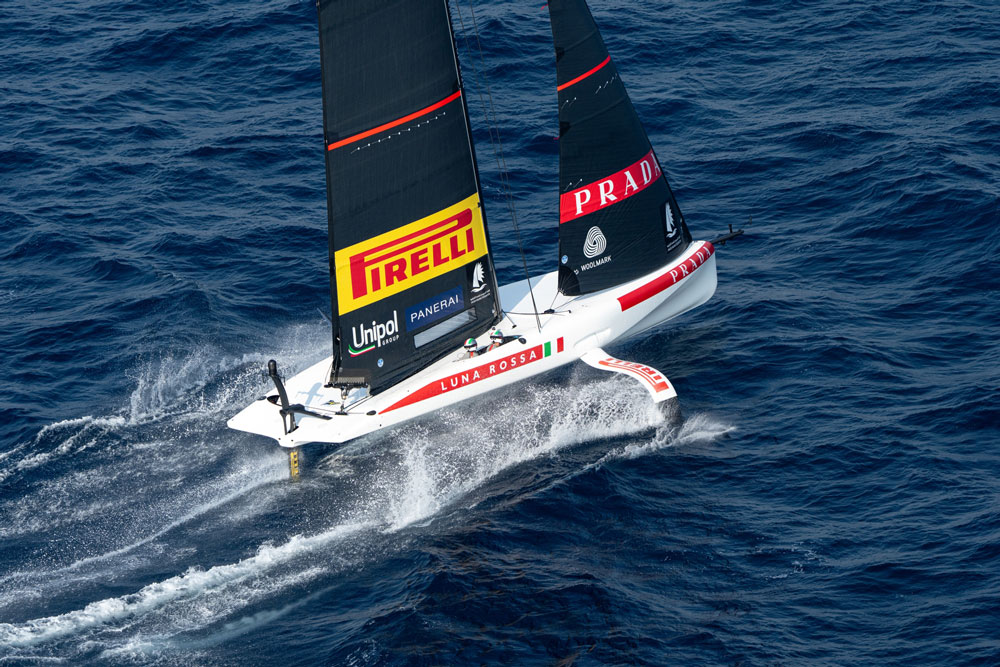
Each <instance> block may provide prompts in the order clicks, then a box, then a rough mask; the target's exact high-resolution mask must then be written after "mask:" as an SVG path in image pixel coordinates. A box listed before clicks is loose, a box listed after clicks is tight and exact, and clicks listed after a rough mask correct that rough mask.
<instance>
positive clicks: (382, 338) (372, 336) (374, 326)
mask: <svg viewBox="0 0 1000 667" xmlns="http://www.w3.org/2000/svg"><path fill="white" fill-rule="evenodd" d="M398 339H399V320H398V319H397V316H396V311H395V310H394V311H392V319H391V320H389V321H387V322H376V321H375V320H372V323H371V326H365V325H364V324H362V325H360V326H356V327H351V342H350V343H348V344H347V351H348V352H349V353H350V355H351V356H352V357H359V356H361V355H362V354H364V353H365V352H371V351H372V350H374V349H375V348H376V347H382V346H383V345H388V344H389V343H394V342H395V341H397V340H398ZM381 361H382V360H381V359H379V362H381ZM381 367H382V364H381V363H379V368H381Z"/></svg>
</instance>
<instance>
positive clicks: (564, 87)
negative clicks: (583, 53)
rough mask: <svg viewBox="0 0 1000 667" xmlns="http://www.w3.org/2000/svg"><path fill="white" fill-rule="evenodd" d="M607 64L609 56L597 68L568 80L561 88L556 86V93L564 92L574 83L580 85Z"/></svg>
mask: <svg viewBox="0 0 1000 667" xmlns="http://www.w3.org/2000/svg"><path fill="white" fill-rule="evenodd" d="M609 62H611V56H610V55H609V56H608V57H607V58H605V59H604V60H602V61H601V64H600V65H598V66H597V67H595V68H594V69H592V70H589V71H587V72H584V73H583V74H581V75H580V76H578V77H576V78H575V79H570V80H569V81H567V82H566V83H564V84H563V85H561V86H556V90H557V91H559V90H565V89H566V88H569V87H570V86H572V85H573V84H574V83H580V82H581V81H583V80H584V79H586V78H587V77H588V76H590V75H591V74H593V73H594V72H596V71H597V70H599V69H601V68H602V67H604V66H605V65H607V64H608V63H609Z"/></svg>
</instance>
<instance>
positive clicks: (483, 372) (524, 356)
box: [382, 338, 563, 414]
mask: <svg viewBox="0 0 1000 667" xmlns="http://www.w3.org/2000/svg"><path fill="white" fill-rule="evenodd" d="M545 345H546V344H545V343H542V344H541V345H536V346H535V347H533V348H531V349H528V350H521V351H520V352H517V353H515V354H510V355H507V356H506V357H500V358H499V359H496V360H495V361H491V362H490V363H488V364H482V365H480V366H476V367H475V368H473V369H471V370H467V371H463V372H461V373H455V374H454V375H449V376H448V377H446V378H442V379H440V380H435V381H434V382H431V383H430V384H425V385H424V386H423V387H421V388H420V389H417V390H416V391H414V392H413V393H412V394H410V395H409V396H406V397H404V398H401V399H400V400H398V401H396V402H395V403H393V404H392V405H390V406H389V407H387V408H386V409H385V410H382V413H383V414H384V413H386V412H389V411H390V410H395V409H397V408H403V407H406V406H407V405H413V404H414V403H419V402H420V401H426V400H427V399H428V398H434V397H435V396H440V395H441V394H445V393H447V392H449V391H454V390H455V389H461V388H462V387H467V386H469V385H470V384H474V383H476V382H482V381H483V380H487V379H489V378H491V377H493V376H495V375H500V374H501V373H506V372H507V371H511V370H514V369H515V368H518V367H520V366H524V365H526V364H530V363H532V362H535V361H539V360H540V359H544V358H545ZM562 351H563V339H562V338H559V339H558V340H557V341H556V353H559V352H562ZM550 356H551V355H550Z"/></svg>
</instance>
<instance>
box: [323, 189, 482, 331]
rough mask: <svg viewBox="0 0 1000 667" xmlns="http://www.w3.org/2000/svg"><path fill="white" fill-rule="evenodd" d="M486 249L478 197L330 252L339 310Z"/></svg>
mask: <svg viewBox="0 0 1000 667" xmlns="http://www.w3.org/2000/svg"><path fill="white" fill-rule="evenodd" d="M485 254H486V230H485V228H484V226H483V218H482V215H481V213H480V210H479V196H478V195H477V194H474V195H471V196H469V197H467V198H466V199H464V200H462V201H460V202H458V203H457V204H454V205H452V206H449V207H448V208H446V209H444V210H441V211H438V212H437V213H435V214H433V215H429V216H427V217H426V218H421V219H420V220H417V221H416V222H411V223H409V224H407V225H403V226H402V227H398V228H396V229H394V230H392V231H389V232H386V233H384V234H379V235H378V236H375V237H373V238H370V239H368V240H367V241H362V242H361V243H356V244H355V245H352V246H349V247H347V248H344V249H342V250H338V251H336V252H335V253H334V262H335V264H336V274H337V304H338V308H339V310H340V314H344V313H349V312H351V311H352V310H356V309H358V308H361V307H362V306H367V305H369V304H372V303H375V302H376V301H380V300H382V299H384V298H386V297H388V296H392V295H393V294H398V293H400V292H402V291H404V290H407V289H409V288H411V287H413V286H415V285H420V284H421V283H424V282H427V281H428V280H430V279H431V278H435V277H437V276H440V275H443V274H445V273H447V272H449V271H452V270H454V269H457V268H459V267H462V266H465V265H466V264H468V263H469V262H472V261H475V260H476V259H478V258H480V257H482V256H483V255H485Z"/></svg>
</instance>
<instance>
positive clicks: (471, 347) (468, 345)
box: [465, 338, 476, 359]
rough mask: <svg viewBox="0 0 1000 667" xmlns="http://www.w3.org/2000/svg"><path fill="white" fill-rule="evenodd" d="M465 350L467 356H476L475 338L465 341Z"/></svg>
mask: <svg viewBox="0 0 1000 667" xmlns="http://www.w3.org/2000/svg"><path fill="white" fill-rule="evenodd" d="M465 351H466V352H468V353H469V358H470V359H471V358H472V357H474V356H476V339H475V338H470V339H469V340H467V341H465Z"/></svg>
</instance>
